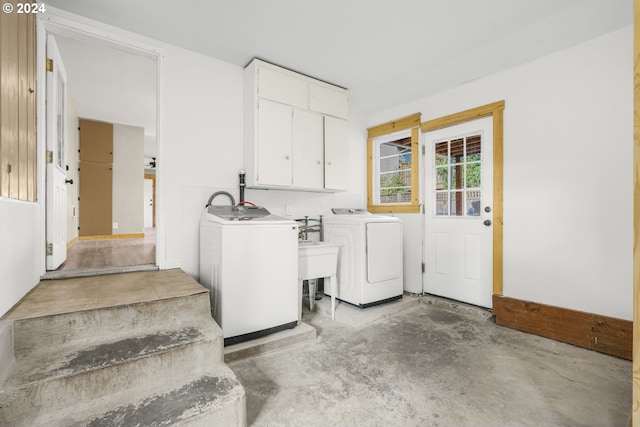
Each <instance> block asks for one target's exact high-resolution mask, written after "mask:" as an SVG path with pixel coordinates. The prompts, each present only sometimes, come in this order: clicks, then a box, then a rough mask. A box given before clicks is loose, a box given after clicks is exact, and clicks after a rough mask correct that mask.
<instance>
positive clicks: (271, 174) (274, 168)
mask: <svg viewBox="0 0 640 427" xmlns="http://www.w3.org/2000/svg"><path fill="white" fill-rule="evenodd" d="M292 112H293V110H292V109H291V107H289V106H287V105H283V104H279V103H277V102H271V101H268V100H265V99H260V100H259V102H258V142H257V159H256V163H257V164H256V167H257V176H256V181H257V183H258V184H262V185H287V186H290V185H291V173H292V169H291V131H292V121H293V118H292Z"/></svg>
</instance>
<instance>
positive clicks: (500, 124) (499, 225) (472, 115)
mask: <svg viewBox="0 0 640 427" xmlns="http://www.w3.org/2000/svg"><path fill="white" fill-rule="evenodd" d="M636 2H640V0H636ZM503 112H504V101H498V102H494V103H491V104H486V105H482V106H480V107H476V108H471V109H469V110H465V111H461V112H459V113H455V114H450V115H448V116H444V117H439V118H437V119H433V120H427V121H425V122H422V123H421V124H420V130H422V132H423V133H425V132H431V131H434V130H437V129H441V128H445V127H449V126H454V125H458V124H461V123H464V122H467V121H470V120H474V119H479V118H481V117H487V116H492V117H493V267H492V269H493V294H494V295H502V281H503V272H502V266H503V243H502V239H503V225H504V216H503V212H502V211H503V195H502V191H503V183H502V180H503V166H504V152H503V141H504V118H503Z"/></svg>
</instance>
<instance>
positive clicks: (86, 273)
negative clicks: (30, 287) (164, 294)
mask: <svg viewBox="0 0 640 427" xmlns="http://www.w3.org/2000/svg"><path fill="white" fill-rule="evenodd" d="M159 269H160V268H159V267H158V266H157V265H155V264H141V265H115V266H109V267H99V268H87V269H78V270H61V271H47V272H46V273H45V274H44V275H43V276H42V277H41V278H40V279H41V280H56V279H70V278H74V277H91V276H102V275H105V274H118V273H131V272H135V271H154V270H159Z"/></svg>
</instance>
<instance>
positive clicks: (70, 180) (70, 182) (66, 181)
mask: <svg viewBox="0 0 640 427" xmlns="http://www.w3.org/2000/svg"><path fill="white" fill-rule="evenodd" d="M64 183H65V184H73V180H72V179H65V180H64Z"/></svg>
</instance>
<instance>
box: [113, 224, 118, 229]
mask: <svg viewBox="0 0 640 427" xmlns="http://www.w3.org/2000/svg"><path fill="white" fill-rule="evenodd" d="M113 229H114V230H117V229H118V223H117V222H114V223H113Z"/></svg>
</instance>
